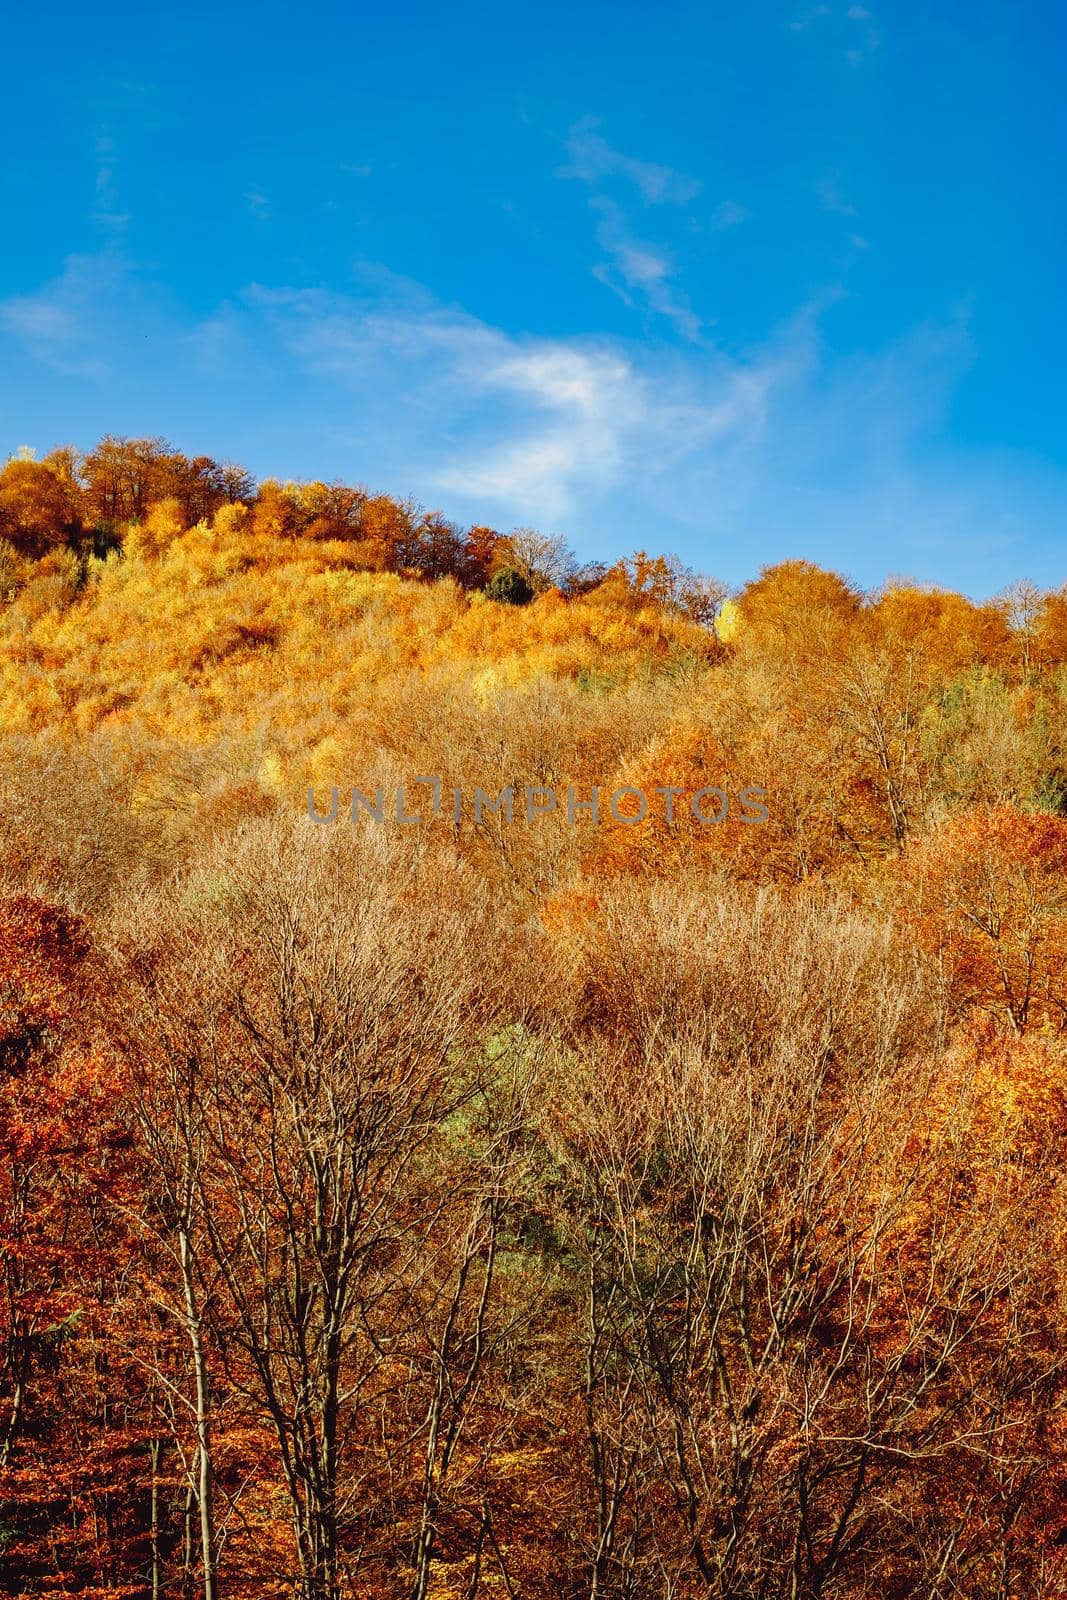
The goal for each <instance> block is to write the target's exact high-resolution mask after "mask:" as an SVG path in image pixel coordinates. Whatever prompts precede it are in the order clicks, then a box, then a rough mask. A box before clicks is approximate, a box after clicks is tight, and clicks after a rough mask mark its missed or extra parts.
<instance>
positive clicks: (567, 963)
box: [0, 436, 1067, 1600]
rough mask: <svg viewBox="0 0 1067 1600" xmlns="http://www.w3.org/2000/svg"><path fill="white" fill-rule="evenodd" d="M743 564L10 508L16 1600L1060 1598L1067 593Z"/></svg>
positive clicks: (327, 489)
mask: <svg viewBox="0 0 1067 1600" xmlns="http://www.w3.org/2000/svg"><path fill="white" fill-rule="evenodd" d="M649 543H650V546H654V543H655V541H654V537H653V533H652V532H651V531H650V534H649ZM752 560H753V576H752V577H751V579H750V581H748V582H747V583H745V584H744V585H743V586H741V587H735V588H734V589H733V590H728V589H727V587H726V585H724V584H722V583H719V582H717V581H716V580H715V579H714V578H713V577H708V576H705V575H702V574H700V573H697V572H694V571H692V570H691V569H690V568H689V567H687V566H686V565H684V564H683V563H682V562H681V561H680V560H679V559H677V558H675V557H673V556H671V555H669V554H664V553H660V552H659V551H658V550H656V549H655V548H652V549H650V550H638V551H635V552H634V554H633V555H632V556H631V557H629V558H628V559H626V560H620V561H619V562H617V563H616V564H614V565H610V566H600V565H582V564H580V563H579V562H578V561H577V560H576V558H575V557H574V555H573V554H572V553H571V551H570V550H569V549H568V547H567V545H566V543H565V542H564V541H563V540H562V539H561V538H558V537H553V536H550V535H547V534H542V533H538V532H536V531H534V530H532V529H529V528H520V529H512V530H510V531H507V532H504V531H498V530H496V529H493V528H491V527H489V526H472V527H461V526H458V525H457V524H455V523H453V522H451V521H450V520H448V518H447V517H446V516H445V515H444V514H442V513H440V512H436V511H427V510H425V509H424V508H423V507H421V506H420V505H418V504H416V503H415V502H414V501H411V500H404V499H399V498H394V497H392V496H390V495H385V494H376V493H371V492H370V491H368V490H366V489H364V488H361V487H353V486H348V485H345V484H341V483H321V482H300V483H293V482H283V481H275V480H265V481H262V482H259V483H257V482H255V481H254V480H253V478H252V477H251V476H250V475H249V474H248V473H247V472H245V471H244V470H243V469H241V468H240V467H237V466H233V465H230V464H227V463H223V462H220V461H217V460H215V459H213V458H210V457H207V456H201V457H189V456H187V455H184V454H182V453H181V452H180V451H178V450H177V449H175V448H173V447H172V446H171V445H169V444H168V443H167V442H165V441H164V440H161V439H126V438H116V437H111V436H109V437H107V438H105V439H103V440H102V442H100V443H99V444H97V445H96V446H95V448H93V449H91V450H89V451H88V453H82V452H81V451H79V450H75V449H73V448H68V447H64V448H60V449H56V450H54V451H53V452H52V453H51V454H50V455H48V456H46V457H44V458H43V459H40V460H38V459H35V458H34V457H33V456H32V455H31V454H30V452H28V451H27V452H23V453H21V454H20V455H18V456H16V457H14V458H12V459H11V460H9V461H8V462H7V464H6V466H4V467H3V468H2V470H0V750H2V756H3V760H2V766H0V785H2V806H0V1590H2V1592H3V1593H5V1594H9V1595H12V1596H20V1597H28V1596H49V1597H53V1600H64V1597H68V1596H69V1597H73V1596H87V1597H92V1600H275V1597H277V1600H281V1597H283V1596H285V1597H289V1596H298V1597H300V1600H357V1597H358V1600H698V1597H702V1600H871V1597H874V1596H878V1597H879V1600H912V1597H914V1600H948V1597H960V1600H1051V1597H1053V1596H1056V1595H1062V1594H1064V1593H1067V1410H1065V1402H1067V1371H1065V1361H1067V1357H1065V1350H1067V1255H1065V1250H1064V1245H1065V1242H1067V1178H1065V1160H1064V1158H1065V1155H1067V588H1065V589H1063V590H1060V591H1044V590H1041V589H1039V588H1037V587H1035V586H1032V585H1030V584H1027V583H1024V582H1020V583H1018V584H1016V585H1014V586H1013V587H1012V588H1011V589H1010V590H1008V591H1006V592H1005V593H1003V594H1001V595H999V596H998V597H996V598H995V599H992V600H990V601H988V602H985V603H974V602H972V601H971V600H968V599H965V598H963V597H962V596H961V595H959V594H956V593H953V592H949V591H947V590H941V589H936V588H932V587H930V586H926V585H923V584H920V583H917V582H913V581H911V580H909V579H907V578H899V579H892V580H890V581H888V582H887V583H886V584H885V585H884V586H883V587H881V588H879V589H878V590H877V591H871V592H863V591H861V590H860V589H859V588H858V587H856V586H855V585H854V584H853V583H852V582H851V581H849V579H848V578H847V577H845V576H842V575H839V574H837V573H835V572H832V571H827V570H822V569H821V568H820V567H817V566H815V565H813V564H810V563H808V562H806V561H802V560H794V561H786V562H781V563H778V564H776V565H771V566H766V567H764V568H763V569H762V570H758V569H759V551H758V550H754V551H753V557H752ZM427 775H433V776H436V777H438V778H439V779H440V780H441V782H442V784H443V785H444V786H445V787H446V789H450V788H452V787H453V786H454V788H455V789H456V790H458V791H459V792H460V793H461V795H462V796H464V797H466V796H470V795H472V794H473V793H474V792H475V790H476V789H480V790H482V791H483V792H484V793H485V794H486V795H488V796H490V797H493V798H494V799H495V798H496V797H498V796H499V795H500V794H501V792H502V791H504V790H506V789H510V790H512V791H513V792H514V794H516V795H521V794H522V793H523V792H524V791H525V790H527V789H529V788H531V787H533V788H536V789H539V790H545V789H548V790H553V791H554V792H556V793H558V794H560V795H565V794H566V793H567V791H568V789H570V790H572V791H573V793H574V795H576V796H578V797H579V798H580V799H584V800H587V799H588V798H589V797H590V796H591V793H592V791H593V790H594V789H599V790H600V792H601V793H602V794H603V795H604V796H605V798H606V796H607V795H609V794H612V793H614V792H616V791H619V790H624V789H627V790H631V791H633V790H639V791H641V792H642V793H647V794H648V795H650V796H651V795H652V794H653V793H654V792H657V791H659V792H667V791H673V792H674V793H676V794H678V795H680V796H681V797H682V798H681V800H680V802H679V804H678V805H677V806H676V807H674V808H673V811H670V812H668V811H666V810H665V809H664V808H662V807H657V808H649V810H648V812H647V814H646V815H640V816H639V815H637V814H636V812H635V811H634V809H633V807H632V806H631V807H630V809H629V810H627V804H626V802H625V801H624V802H623V805H622V808H621V810H620V811H618V814H616V811H609V810H608V809H607V808H606V806H604V807H602V808H601V811H600V814H599V815H598V816H594V815H593V813H592V810H591V808H590V807H588V806H586V807H585V808H578V809H577V811H576V814H575V816H574V818H573V819H572V818H570V817H568V816H567V814H566V812H565V811H563V810H560V809H556V810H554V811H552V812H546V813H545V814H539V815H536V816H533V817H528V816H526V815H525V814H524V813H523V812H522V809H521V807H518V806H517V807H516V810H515V814H514V816H513V817H512V818H510V819H509V817H508V816H506V815H505V813H504V811H503V809H502V808H499V807H498V808H497V809H492V808H490V807H486V808H485V809H484V810H482V811H481V812H480V813H479V814H477V815H476V814H475V813H474V812H473V811H472V809H471V808H470V807H468V806H466V805H465V804H464V805H463V806H460V807H459V808H458V809H457V810H454V809H453V808H452V806H451V804H450V803H446V804H445V805H443V806H442V807H441V808H440V811H439V814H436V815H429V816H427V817H426V819H425V821H424V825H421V826H405V825H403V824H402V823H400V822H398V821H397V820H396V819H395V818H390V816H389V815H388V814H387V815H386V817H385V821H384V822H382V823H378V822H376V821H375V820H374V818H373V817H372V816H370V815H369V814H368V813H367V810H366V808H363V809H360V808H358V807H357V808H356V814H355V815H353V812H352V808H351V807H350V804H349V801H350V796H351V792H352V790H353V789H358V790H359V791H360V792H361V793H362V794H363V795H364V796H373V795H374V794H375V793H376V792H377V791H378V790H379V789H381V790H382V792H383V793H385V794H386V795H391V794H392V793H393V792H394V791H395V790H396V789H397V787H398V786H405V785H406V786H408V792H409V793H413V792H414V791H413V790H412V789H411V787H410V786H412V785H413V784H414V783H415V782H416V780H418V779H419V778H425V777H426V776H427ZM746 788H749V789H752V788H756V789H758V790H759V791H761V793H762V797H763V804H764V805H765V807H766V814H767V820H766V822H765V823H764V824H763V825H761V826H751V825H749V819H747V818H746V817H744V816H742V815H740V814H738V813H737V812H736V811H735V810H734V809H732V808H731V809H730V811H729V814H728V815H725V816H724V817H723V819H722V821H721V822H717V821H713V822H712V823H711V824H710V825H708V823H707V822H706V821H704V820H702V819H701V818H700V817H699V816H698V815H697V814H695V813H694V810H693V808H692V807H691V806H690V805H689V803H688V797H690V796H692V795H693V794H695V793H697V792H698V791H701V790H708V789H715V790H721V791H722V792H723V793H725V794H728V795H730V796H734V795H736V794H738V793H740V791H742V790H744V789H746ZM334 791H336V792H337V794H338V795H339V796H340V804H339V808H338V810H337V813H336V817H335V820H334V821H333V822H332V823H330V824H329V825H323V824H322V823H320V822H316V821H315V820H313V819H312V816H310V815H309V809H310V810H313V811H315V812H316V813H317V814H318V815H323V816H325V815H326V814H327V813H328V805H329V800H330V796H331V794H332V793H333V792H334ZM412 803H413V804H414V803H415V802H414V801H413V802H412Z"/></svg>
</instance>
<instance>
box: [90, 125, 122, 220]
mask: <svg viewBox="0 0 1067 1600" xmlns="http://www.w3.org/2000/svg"><path fill="white" fill-rule="evenodd" d="M95 156H96V177H95V182H94V197H93V209H92V219H93V221H94V222H95V223H97V224H99V226H100V227H102V228H104V229H106V230H107V231H108V232H109V233H113V234H120V233H123V232H124V231H125V229H126V227H127V225H128V224H129V220H130V218H129V213H128V212H126V211H123V210H122V204H121V201H120V199H119V192H118V185H117V183H116V179H115V168H116V166H117V164H118V151H117V147H116V144H115V141H114V139H113V138H112V137H111V135H110V134H107V133H101V134H100V135H98V137H97V140H96V146H95Z"/></svg>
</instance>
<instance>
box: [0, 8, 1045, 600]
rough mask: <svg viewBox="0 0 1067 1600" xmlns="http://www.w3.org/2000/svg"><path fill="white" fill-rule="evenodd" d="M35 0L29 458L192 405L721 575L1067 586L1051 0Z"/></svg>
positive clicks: (21, 378) (11, 425) (207, 430)
mask: <svg viewBox="0 0 1067 1600" xmlns="http://www.w3.org/2000/svg"><path fill="white" fill-rule="evenodd" d="M4 29H5V56H6V57H7V72H6V73H5V92H4V96H3V103H2V105H0V119H2V120H3V122H4V123H6V127H5V128H4V138H5V147H6V148H7V150H8V151H9V160H8V163H7V164H6V165H7V176H8V185H7V189H8V192H7V199H6V205H5V224H6V226H5V229H4V241H3V249H2V251H0V454H3V453H6V452H8V451H11V450H14V449H15V448H16V447H17V446H19V445H22V444H29V445H32V446H34V447H35V448H37V449H38V450H41V451H43V450H45V449H47V448H48V447H49V446H50V445H52V444H55V443H60V442H72V443H77V444H81V445H88V444H89V443H91V442H92V441H93V440H94V439H95V438H96V437H98V436H99V435H100V434H101V433H103V432H104V431H107V430H110V431H112V432H116V433H124V434H164V435H166V436H167V437H169V438H171V439H172V440H173V441H174V442H175V443H176V444H177V445H179V446H180V447H182V448H184V449H186V450H188V451H190V452H194V453H196V452H200V451H205V452H209V453H212V454H215V455H220V456H224V457H228V458H232V459H236V460H239V461H241V462H243V463H244V464H245V465H246V466H248V467H249V468H251V469H252V470H253V471H254V472H256V473H257V474H258V475H261V476H262V475H266V474H268V473H272V474H274V475H277V476H281V477H288V476H293V477H313V476H314V477H325V478H328V479H329V478H343V479H345V480H347V481H357V482H365V483H367V484H368V485H370V486H371V487H372V488H374V489H379V490H386V491H390V492H395V493H411V494H414V495H415V496H417V497H418V498H419V499H420V500H421V501H422V502H423V503H424V504H425V505H427V506H430V507H434V508H440V509H442V510H444V511H445V512H446V513H447V514H448V515H450V516H454V517H455V518H457V519H458V520H462V521H479V522H489V523H491V524H492V525H494V526H496V527H500V528H503V529H506V528H509V527H512V526H516V525H523V524H528V525H533V526H537V527H540V528H542V529H544V530H545V531H547V532H553V533H562V534H564V535H565V536H566V537H567V538H568V539H569V541H570V542H571V544H572V545H573V546H574V547H575V548H576V549H577V550H578V552H579V554H581V555H582V556H583V557H585V558H588V559H592V558H603V559H611V558H613V557H615V556H617V555H619V554H623V553H626V552H628V551H630V550H632V549H634V548H635V547H638V546H644V547H647V548H649V549H654V550H674V551H677V552H678V553H679V554H680V555H682V556H683V558H684V559H686V560H687V561H689V562H691V563H692V564H693V565H695V566H696V567H698V568H699V569H700V570H702V571H706V572H710V573H714V574H716V575H718V576H720V577H723V578H725V579H727V580H728V581H731V582H738V581H740V580H743V579H744V578H745V577H748V576H751V575H752V574H754V572H755V571H756V570H757V569H758V568H759V567H760V566H761V565H763V564H766V563H769V562H772V561H778V560H781V559H784V558H786V557H789V556H805V557H808V558H809V559H812V560H815V561H818V562H820V563H822V564H824V565H827V566H832V567H835V568H837V569H838V570H841V571H844V572H846V573H847V574H849V575H850V576H852V577H853V578H855V579H856V580H858V581H859V582H860V583H862V584H864V585H865V586H871V585H875V584H877V583H879V582H880V581H882V580H884V579H885V578H886V577H887V576H890V575H908V576H912V577H915V578H918V579H920V580H923V581H929V582H938V583H944V584H949V585H951V586H953V587H958V588H961V589H963V590H965V591H966V592H968V593H971V594H973V595H975V596H983V595H988V594H991V593H994V592H996V591H997V590H998V589H1000V588H1001V587H1002V586H1003V585H1005V584H1006V583H1008V582H1010V581H1011V580H1013V579H1015V578H1019V577H1022V576H1029V577H1031V578H1033V579H1034V580H1035V581H1037V582H1039V583H1043V584H1046V585H1056V586H1058V585H1060V584H1062V583H1063V582H1064V581H1065V580H1067V389H1065V384H1064V376H1063V366H1064V356H1065V353H1067V295H1065V293H1064V286H1063V281H1062V279H1063V267H1064V261H1065V258H1067V201H1065V198H1064V194H1065V186H1064V169H1065V156H1067V148H1065V146H1067V137H1065V135H1067V110H1065V108H1064V101H1065V98H1067V97H1064V95H1063V93H1062V84H1063V82H1064V80H1065V76H1067V72H1065V69H1067V59H1065V58H1067V50H1065V45H1067V14H1065V13H1064V12H1063V11H1062V8H1061V7H1057V5H1056V4H1055V3H1053V0H1049V3H1035V0H1011V3H1008V0H1005V3H995V4H993V3H987V0H971V3H967V4H963V3H948V0H934V3H931V4H910V3H906V0H905V3H901V0H898V3H897V4H895V5H893V6H890V5H889V4H887V3H886V0H870V3H869V4H867V3H864V4H850V3H840V0H825V3H817V0H816V3H808V0H797V3H796V4H790V3H789V0H782V3H764V0H748V3H747V4H744V5H736V4H734V5H730V6H726V5H720V4H715V3H708V0H704V3H703V4H688V3H686V4H679V3H677V0H664V3H663V4H661V5H656V6H653V5H652V4H650V3H647V0H646V3H642V4H634V3H632V0H612V3H611V4H610V5H609V4H599V3H597V4H592V3H585V0H568V3H567V4H566V5H563V4H560V3H558V0H548V3H542V4H539V5H536V6H534V5H531V4H522V5H513V4H508V3H506V0H501V3H497V4H494V5H489V4H481V3H479V4H472V3H466V0H460V3H458V4H452V5H450V6H448V7H445V6H430V5H423V4H412V3H405V0H401V3H399V4H392V5H390V6H388V7H386V6H382V5H375V6H373V7H371V6H369V5H362V4H356V5H352V4H348V5H341V4H322V3H317V0H313V3H312V4H310V5H307V6H305V7H303V8H298V7H296V6H293V5H286V6H282V5H278V4H275V3H273V0H268V3H267V4H257V5H256V6H254V7H253V6H250V5H249V6H244V5H242V6H236V5H233V4H229V3H227V0H220V3H216V4H212V5H211V6H207V5H203V4H201V3H199V0H193V3H192V4H187V5H183V6H182V7H180V8H178V7H174V8H158V9H156V8H144V7H142V6H140V5H138V6H133V5H115V4H112V3H108V0H104V3H103V4H98V5H94V6H93V7H91V8H90V7H83V6H81V5H79V6H77V7H75V6H73V5H67V4H59V5H53V6H51V7H49V8H47V9H43V8H39V9H36V10H35V9H34V8H26V7H22V8H12V9H11V10H10V11H9V14H8V16H7V18H6V19H5V25H4Z"/></svg>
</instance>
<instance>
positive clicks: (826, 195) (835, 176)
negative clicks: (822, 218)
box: [815, 172, 859, 217]
mask: <svg viewBox="0 0 1067 1600" xmlns="http://www.w3.org/2000/svg"><path fill="white" fill-rule="evenodd" d="M815 193H816V194H817V195H818V197H819V201H820V203H821V205H822V208H823V210H824V211H833V212H835V213H836V214H837V215H838V216H840V217H855V216H858V215H859V213H858V212H857V210H856V207H855V206H854V205H852V204H851V202H850V201H848V200H846V199H845V197H844V195H843V194H842V192H841V174H840V173H839V172H829V173H827V175H826V176H825V177H824V178H820V179H819V181H818V183H817V184H816V185H815Z"/></svg>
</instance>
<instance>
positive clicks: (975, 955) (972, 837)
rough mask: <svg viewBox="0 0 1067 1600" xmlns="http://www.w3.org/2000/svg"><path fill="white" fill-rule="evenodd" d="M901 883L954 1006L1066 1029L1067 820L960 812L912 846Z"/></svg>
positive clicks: (1018, 1026) (1014, 1025) (1013, 1024)
mask: <svg viewBox="0 0 1067 1600" xmlns="http://www.w3.org/2000/svg"><path fill="white" fill-rule="evenodd" d="M903 882H904V884H905V886H906V888H907V892H908V898H907V901H906V907H905V909H906V914H907V915H908V916H909V917H910V918H911V919H912V920H913V925H914V927H915V929H916V932H917V934H918V936H919V937H920V939H921V940H922V941H923V943H924V944H925V945H926V946H927V948H928V949H930V950H931V952H932V953H933V954H935V955H936V956H937V958H938V961H939V962H940V963H941V966H942V970H943V973H944V980H945V983H946V985H947V988H948V992H949V995H950V997H951V999H952V1002H953V1004H954V1006H955V1007H956V1008H957V1009H959V1010H966V1009H969V1008H971V1007H976V1008H978V1009H979V1010H983V1011H987V1012H990V1013H991V1014H992V1015H994V1016H996V1017H1000V1018H1003V1019H1004V1020H1005V1021H1007V1023H1008V1024H1009V1026H1010V1028H1011V1029H1012V1030H1013V1031H1014V1032H1015V1033H1024V1032H1025V1031H1026V1030H1027V1029H1029V1028H1039V1027H1042V1026H1043V1027H1049V1028H1053V1029H1056V1030H1059V1031H1062V1030H1064V1029H1065V1028H1067V819H1064V818H1062V817H1052V816H1048V815H1042V814H1041V813H1035V814H1031V815H1026V814H1024V813H1021V812H1018V811H1014V810H1012V809H1010V808H1009V807H1006V806H997V807H992V808H985V807H983V808H981V809H979V810H976V811H972V812H968V813H965V814H964V815H963V816H960V817H954V818H952V819H950V820H949V821H947V822H945V823H943V824H942V825H941V826H940V827H938V828H935V829H934V830H933V831H932V832H931V833H930V834H929V835H928V836H927V837H926V838H925V839H923V840H921V841H919V842H917V843H916V844H915V846H914V847H913V848H912V850H911V851H910V852H909V854H908V856H907V857H906V860H905V863H904V868H903Z"/></svg>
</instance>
